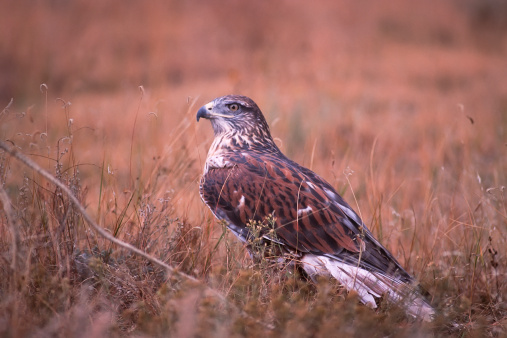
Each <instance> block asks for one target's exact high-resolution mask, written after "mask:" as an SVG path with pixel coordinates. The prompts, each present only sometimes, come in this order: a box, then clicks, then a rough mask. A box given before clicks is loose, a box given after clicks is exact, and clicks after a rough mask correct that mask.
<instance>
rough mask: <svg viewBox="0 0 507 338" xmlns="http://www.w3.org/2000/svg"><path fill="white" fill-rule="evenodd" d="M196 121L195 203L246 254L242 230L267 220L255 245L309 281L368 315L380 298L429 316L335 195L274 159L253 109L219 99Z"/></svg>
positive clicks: (248, 236)
mask: <svg viewBox="0 0 507 338" xmlns="http://www.w3.org/2000/svg"><path fill="white" fill-rule="evenodd" d="M200 118H206V119H209V120H210V121H211V124H212V127H213V131H214V134H215V138H214V141H213V144H212V145H211V148H210V150H209V153H208V157H207V159H206V164H205V167H204V174H203V177H202V179H201V185H200V194H201V197H202V199H203V201H204V202H205V203H206V205H207V206H208V207H209V208H210V209H211V211H212V212H213V214H214V215H215V216H216V217H217V218H218V219H220V220H225V222H226V223H227V226H228V228H229V229H230V230H231V231H232V232H233V233H234V234H235V235H236V236H237V237H238V238H239V239H240V240H241V241H242V242H244V243H246V244H247V248H249V250H250V251H251V252H252V247H251V246H250V244H251V241H252V240H254V234H253V233H252V228H251V226H250V227H249V225H251V223H252V221H254V222H258V223H263V222H264V223H266V222H268V221H267V219H269V223H270V224H269V226H267V227H265V228H264V230H263V232H262V233H261V234H260V235H261V237H262V240H263V241H264V242H266V243H269V242H275V243H276V245H277V247H279V248H281V250H282V251H283V253H289V254H290V257H291V259H292V260H294V262H296V264H298V265H299V266H301V267H302V268H303V269H304V271H306V273H308V275H309V276H310V277H312V278H313V277H315V276H316V275H327V276H333V277H334V278H336V279H337V280H339V281H340V282H341V283H342V284H343V285H344V286H345V287H346V288H347V289H348V290H355V291H357V293H358V294H359V297H360V299H361V301H362V302H363V303H365V304H367V305H369V306H371V307H376V303H375V298H378V297H380V296H382V295H385V296H387V297H388V298H389V299H391V300H393V301H403V302H405V304H406V306H407V310H408V312H409V313H410V314H412V315H414V316H417V317H421V318H423V319H429V318H430V317H431V316H432V315H433V312H434V311H433V309H432V307H431V306H430V305H429V303H428V302H427V300H426V299H425V298H424V296H422V295H421V293H420V291H417V289H419V288H418V287H417V286H416V285H415V280H414V278H413V277H412V276H410V274H408V273H407V272H406V271H405V270H404V269H403V268H402V267H401V265H400V264H399V263H398V261H397V260H396V259H395V258H394V257H393V256H392V254H391V253H390V252H389V251H388V250H387V249H386V248H384V247H383V246H382V244H380V243H379V242H378V241H377V240H376V239H375V238H374V237H373V235H372V233H371V232H370V231H369V230H368V228H367V227H366V226H365V225H364V223H363V222H362V220H361V219H360V218H359V216H358V215H357V214H356V213H355V212H354V210H352V208H351V207H350V206H349V205H348V204H347V203H346V202H345V201H344V200H343V198H342V197H341V196H340V195H339V194H338V193H337V192H336V191H335V189H334V188H333V187H332V186H331V185H330V184H329V183H327V182H326V181H325V180H323V179H322V178H321V177H319V176H318V175H317V174H315V173H314V172H313V171H311V170H309V169H307V168H305V167H302V166H300V165H299V164H297V163H295V162H293V161H291V160H290V159H288V158H287V157H286V156H285V155H283V154H282V152H281V151H280V149H278V147H277V146H276V144H275V143H274V141H273V139H272V137H271V134H270V131H269V127H268V124H267V122H266V120H265V118H264V116H263V115H262V112H261V111H260V109H259V108H258V107H257V105H256V104H255V102H254V101H252V100H251V99H250V98H248V97H245V96H236V95H229V96H224V97H220V98H217V99H215V100H213V101H211V102H210V103H208V104H206V105H205V106H203V107H201V108H200V109H199V111H198V113H197V121H199V119H200ZM270 228H273V230H274V233H273V232H272V231H271V232H270ZM257 235H258V234H257ZM252 254H253V255H254V254H255V253H254V252H252Z"/></svg>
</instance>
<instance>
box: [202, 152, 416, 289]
mask: <svg viewBox="0 0 507 338" xmlns="http://www.w3.org/2000/svg"><path fill="white" fill-rule="evenodd" d="M282 156H283V155H282ZM229 161H230V162H231V163H235V165H234V166H233V167H231V168H224V169H210V170H209V171H208V173H207V174H206V175H205V176H204V177H203V179H202V181H201V195H202V197H203V199H204V201H205V202H206V204H207V205H208V206H209V208H210V209H211V210H212V211H213V213H214V214H215V215H216V216H217V217H219V218H221V219H225V220H226V221H227V222H228V223H229V226H230V228H231V229H232V230H233V231H234V232H235V233H236V234H237V235H238V236H239V237H240V238H241V237H242V236H243V237H244V239H246V238H247V237H248V233H247V231H248V230H247V226H246V225H247V223H248V222H249V221H250V220H256V221H261V222H262V221H264V220H265V219H266V218H267V217H268V216H270V215H273V216H274V220H275V228H276V235H277V240H279V241H281V242H282V243H283V244H285V245H287V246H289V247H290V248H291V249H293V250H297V251H299V252H311V253H314V254H325V255H329V256H333V257H335V258H337V259H341V260H343V261H345V262H348V263H350V264H360V265H361V266H364V267H366V268H368V269H370V270H371V269H374V270H377V271H380V272H383V273H388V274H397V275H401V277H405V278H407V279H408V280H410V279H411V277H410V276H409V275H408V273H406V272H405V271H404V270H403V269H402V267H401V266H400V265H399V264H398V262H397V261H396V260H395V259H394V257H392V255H391V254H390V253H389V252H388V251H387V250H386V249H385V248H384V247H383V246H382V245H381V244H380V243H379V242H378V241H377V240H376V239H374V238H373V236H372V235H371V233H370V232H369V231H368V229H367V228H366V227H365V226H364V224H363V223H362V221H361V219H360V218H359V216H357V214H356V213H355V212H354V211H353V210H352V209H351V208H350V207H349V206H348V204H347V203H346V202H345V201H344V200H343V199H342V198H341V197H340V196H339V195H338V194H337V193H336V191H335V190H334V189H333V188H332V187H331V186H330V185H329V184H328V183H327V182H325V181H324V180H322V179H321V178H320V177H319V176H318V175H316V174H315V173H313V172H312V171H310V170H308V169H306V168H303V167H301V166H299V165H297V164H296V163H295V162H292V161H290V160H288V159H287V158H285V157H281V158H280V156H266V155H263V156H260V155H256V154H248V155H246V154H236V155H233V156H231V157H230V159H229ZM238 232H239V233H240V234H238ZM360 251H362V252H360Z"/></svg>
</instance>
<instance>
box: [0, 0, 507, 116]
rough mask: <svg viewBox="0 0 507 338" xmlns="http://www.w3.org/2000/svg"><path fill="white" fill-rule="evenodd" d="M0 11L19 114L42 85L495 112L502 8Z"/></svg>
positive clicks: (506, 37)
mask: <svg viewBox="0 0 507 338" xmlns="http://www.w3.org/2000/svg"><path fill="white" fill-rule="evenodd" d="M0 6H1V8H0V9H1V12H0V19H1V20H0V71H1V74H2V76H1V79H0V99H1V100H2V103H3V104H4V105H6V104H7V103H8V101H9V100H10V98H12V97H14V98H15V101H16V102H18V103H19V104H22V102H23V100H27V98H30V97H33V96H34V95H38V94H39V84H41V83H46V84H47V85H48V86H49V88H51V91H52V92H53V93H55V94H56V93H58V94H59V95H60V94H61V95H63V93H65V94H66V95H69V96H71V97H74V96H76V95H79V94H80V93H100V94H102V95H104V94H108V93H113V92H119V91H122V90H125V89H126V88H131V87H137V86H139V85H143V86H144V87H145V88H146V89H147V88H150V89H153V88H165V89H166V90H167V91H168V92H169V91H171V90H174V89H177V88H186V91H185V94H187V95H191V96H196V95H202V96H203V97H206V99H207V98H208V97H209V98H211V97H214V96H218V95H221V94H224V93H230V92H241V93H244V94H249V95H251V96H256V95H257V96H260V95H261V94H262V95H264V93H265V92H269V93H271V95H273V96H277V95H280V96H281V97H285V96H290V98H291V100H292V101H297V100H298V98H299V100H302V99H304V98H308V97H315V96H320V97H325V96H327V97H330V98H337V99H340V101H341V102H342V103H343V104H344V103H346V102H347V101H350V100H353V99H356V100H357V99H358V97H359V98H361V99H364V100H365V101H368V102H371V103H372V104H375V102H377V101H379V100H388V101H391V102H392V103H397V104H399V105H400V106H401V107H404V109H407V108H408V107H409V106H410V105H411V104H412V105H413V104H414V102H413V101H418V102H421V101H428V96H430V95H439V96H440V97H442V98H446V99H449V100H455V101H456V102H458V101H459V102H462V103H464V104H465V103H466V104H467V105H468V104H469V102H476V103H479V102H480V103H481V106H483V102H489V104H488V105H491V107H490V108H494V109H497V110H501V109H504V110H505V92H506V89H505V88H506V86H507V85H506V84H505V81H503V79H505V78H506V68H507V66H506V62H504V60H505V49H506V44H507V42H506V41H507V4H506V3H505V2H504V1H501V0H483V1H481V0H464V1H445V2H442V1H436V0H433V1H431V0H430V1H424V2H420V1H401V0H389V1H384V2H382V3H378V2H377V1H371V0H361V1H324V2H317V3H312V4H311V5H310V4H308V2H306V1H298V0H296V1H288V0H287V1H283V0H282V1H275V2H272V1H252V2H244V1H236V0H224V1H198V0H190V1H157V0H154V1H148V2H142V1H119V0H116V1H115V0H112V1H105V2H102V1H84V0H74V1H64V0H53V1H35V2H34V1H28V0H6V1H2V4H1V5H0ZM422 93H424V94H422ZM168 95H169V94H168ZM285 100H286V99H283V100H282V101H285ZM394 101H396V102H394ZM492 101H494V102H492Z"/></svg>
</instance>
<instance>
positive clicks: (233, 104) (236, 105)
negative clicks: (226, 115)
mask: <svg viewBox="0 0 507 338" xmlns="http://www.w3.org/2000/svg"><path fill="white" fill-rule="evenodd" d="M228 107H229V110H230V111H236V110H238V109H239V105H238V104H237V103H231V104H229V105H228Z"/></svg>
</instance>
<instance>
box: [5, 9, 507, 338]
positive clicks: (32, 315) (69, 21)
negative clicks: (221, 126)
mask: <svg viewBox="0 0 507 338" xmlns="http://www.w3.org/2000/svg"><path fill="white" fill-rule="evenodd" d="M506 13H507V8H506V6H505V5H504V4H503V2H501V1H489V2H486V3H485V2H482V1H474V0H467V1H464V2H463V1H461V2H456V3H453V2H451V1H449V2H445V3H442V2H441V1H432V2H414V3H411V4H408V5H407V4H406V3H405V2H403V1H397V0H392V1H388V2H383V3H382V4H380V3H377V2H375V1H366V2H352V1H338V2H333V3H332V4H331V3H327V4H324V2H323V3H322V4H312V5H311V7H310V6H309V4H308V3H307V2H304V1H291V2H288V1H287V2H276V4H274V3H272V2H264V1H259V2H249V3H242V2H237V1H232V0H226V1H221V2H218V1H216V2H215V1H210V2H200V1H187V2H177V1H150V2H129V3H128V4H126V3H125V2H123V1H119V0H118V1H111V2H107V3H104V4H98V3H95V2H89V1H73V2H59V1H39V2H31V1H25V0H21V1H20V0H17V1H14V0H8V1H4V2H2V3H1V4H0V72H1V74H2V76H1V78H0V103H1V105H2V107H6V109H4V110H2V111H1V113H0V137H1V139H2V140H7V141H8V142H10V143H11V144H13V145H15V146H16V147H17V148H18V149H19V150H21V151H22V152H23V153H24V154H26V155H28V156H29V157H30V158H31V159H33V160H34V161H36V162H37V163H38V164H39V165H40V166H41V167H43V168H44V169H46V170H48V171H50V172H52V173H53V174H54V175H55V176H56V177H57V178H58V179H59V180H60V181H62V182H63V183H65V184H66V185H67V186H68V187H69V188H70V189H71V190H72V191H73V192H74V193H75V195H76V196H77V197H78V198H79V200H80V201H81V202H82V203H83V204H84V205H85V206H86V208H87V211H88V212H89V213H90V214H91V215H92V217H93V218H94V219H95V220H96V222H97V223H98V224H99V225H101V226H102V227H103V228H104V229H106V230H107V231H109V232H110V233H111V234H113V235H114V236H115V237H117V238H119V239H122V240H125V241H127V242H128V243H130V244H132V245H135V246H136V247H138V248H141V249H142V250H145V251H146V252H148V253H150V254H151V255H153V256H155V257H157V258H159V259H161V260H163V261H164V262H166V263H167V264H169V265H171V266H173V267H175V268H177V269H178V270H179V271H181V272H183V273H185V274H188V275H190V276H193V277H195V278H197V279H198V280H199V281H201V282H200V283H195V282H192V281H188V280H186V279H185V278H184V277H182V275H168V274H166V273H164V271H163V270H162V269H161V268H159V267H157V266H154V265H152V264H151V263H149V262H148V261H146V260H144V259H142V258H139V257H137V256H134V255H132V254H131V253H130V252H128V251H126V250H124V249H120V248H119V247H117V246H115V245H113V244H111V243H110V242H108V241H107V240H105V239H103V238H102V237H100V236H98V235H97V234H96V233H94V232H93V231H92V230H91V229H90V228H89V227H88V226H87V225H86V224H85V223H84V220H83V218H82V216H81V215H80V214H79V213H78V212H77V210H76V209H75V208H74V207H73V206H72V204H71V203H70V201H69V198H68V197H67V196H65V194H63V193H62V191H60V190H59V189H57V188H56V187H55V186H53V185H52V184H50V183H49V182H47V181H46V180H45V179H43V178H42V177H41V176H40V175H38V174H37V173H35V172H33V171H31V170H30V169H28V168H26V167H23V166H21V165H20V164H18V163H17V162H16V161H14V160H13V159H12V158H10V157H9V156H8V155H7V154H5V153H3V152H0V183H1V187H2V188H3V190H4V191H5V192H6V193H2V194H0V195H1V196H0V197H1V205H2V211H1V212H0V334H1V335H2V336H55V335H57V336H71V335H72V336H101V335H103V336H125V335H127V334H128V335H132V336H167V335H175V336H193V335H194V336H195V335H198V336H265V335H271V336H308V337H309V336H338V335H340V334H342V335H355V336H368V335H370V336H430V335H436V336H448V335H453V336H505V335H506V332H507V306H506V300H505V295H506V294H507V255H506V252H505V247H506V246H507V243H506V242H507V200H506V198H507V197H506V194H507V193H506V191H505V186H506V185H507V184H506V183H507V154H506V152H507V146H506V142H507V136H506V131H507V82H506V81H505V79H506V78H507V67H505V59H506V56H507V55H506V54H507V53H506V51H507V34H506V33H505V32H506V30H505V27H507V22H506V21H505V18H506V17H507V15H506ZM43 83H44V84H45V85H43V86H41V84H43ZM140 85H142V86H143V87H142V88H141V90H140V89H139V86H140ZM228 93H240V94H244V95H248V96H251V97H252V98H253V99H254V100H255V101H256V102H257V103H258V104H259V106H260V107H261V108H262V109H263V111H264V113H265V115H266V117H267V120H268V122H269V123H270V125H271V127H272V132H273V134H274V136H275V137H276V142H277V143H278V144H279V146H280V147H281V148H282V150H283V151H284V152H285V153H287V154H288V155H289V156H290V157H291V158H293V159H294V160H296V161H298V162H299V163H302V164H304V165H306V166H308V167H311V168H312V169H313V170H314V171H316V172H318V173H319V174H321V175H322V176H323V177H325V178H326V179H327V180H328V181H329V182H330V183H331V184H333V186H335V188H336V189H337V190H338V191H339V192H340V193H342V194H343V195H344V197H345V198H346V199H347V200H348V201H349V202H350V203H351V204H352V205H353V206H354V207H355V209H356V210H359V211H360V213H361V215H362V217H363V219H364V220H365V222H366V223H367V224H368V225H369V226H370V228H371V229H372V231H373V232H374V233H375V234H376V235H377V236H378V238H379V239H380V240H381V242H382V243H383V244H384V245H385V246H386V247H388V248H389V249H390V250H391V251H392V252H393V254H394V255H395V256H396V257H398V258H399V260H400V261H401V263H402V265H404V266H405V267H406V268H407V270H408V271H410V272H411V273H413V274H415V275H416V276H417V278H418V279H419V280H420V281H421V283H422V284H423V286H424V287H425V288H426V289H428V291H429V292H430V293H431V294H432V295H433V298H434V299H433V301H434V304H435V306H436V308H437V311H438V315H437V318H436V319H435V321H434V322H433V323H428V324H422V323H417V322H413V321H412V320H410V319H409V318H406V317H405V316H404V315H403V311H402V310H401V309H398V308H395V307H393V306H389V305H388V304H384V306H383V307H382V308H381V309H380V311H378V312H377V313H376V312H373V311H372V310H370V309H368V308H366V307H364V306H361V305H359V304H358V302H357V300H356V299H355V298H354V297H353V295H346V294H345V293H344V292H343V290H342V289H341V288H340V286H339V285H335V284H334V283H333V282H332V281H328V280H321V281H320V282H319V283H317V284H316V285H315V284H312V283H308V282H306V281H304V280H302V279H300V278H299V276H297V275H293V274H290V273H288V272H287V271H284V270H280V269H278V268H276V267H273V266H271V265H270V264H266V262H264V263H263V262H261V263H257V264H254V263H253V262H252V261H251V260H250V258H249V256H248V255H247V254H246V252H245V249H244V248H243V247H242V246H241V245H240V244H239V243H237V242H236V240H235V239H234V238H233V236H232V235H231V234H229V233H228V232H227V231H225V229H224V227H223V225H222V224H220V223H218V222H216V221H215V220H214V219H213V217H212V215H211V214H210V212H209V211H208V210H207V209H206V208H205V206H204V205H203V204H202V202H201V201H200V198H199V196H198V181H199V178H200V173H201V171H202V167H203V164H204V160H205V157H206V152H207V148H208V147H209V144H210V143H211V138H212V131H211V127H210V126H209V125H208V124H207V123H206V122H204V123H199V124H197V123H195V113H196V110H197V109H198V107H199V106H200V105H201V104H203V103H205V102H207V101H209V100H210V99H212V98H214V97H217V96H220V95H223V94H228ZM11 98H13V99H14V100H13V102H12V103H10V104H9V102H10V100H11ZM60 98H63V99H60ZM351 191H353V192H354V195H355V197H356V198H357V205H355V201H354V198H353V195H352V192H351ZM11 229H17V230H16V231H14V232H13V231H11ZM13 234H17V235H16V236H14V235H13ZM209 288H211V289H213V290H215V291H217V292H218V293H219V294H221V295H223V296H224V297H225V298H226V301H225V302H224V301H223V300H222V299H220V297H216V296H213V295H210V293H209V292H207V290H209Z"/></svg>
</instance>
